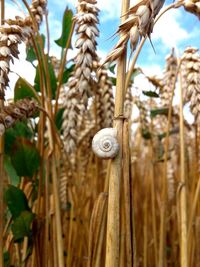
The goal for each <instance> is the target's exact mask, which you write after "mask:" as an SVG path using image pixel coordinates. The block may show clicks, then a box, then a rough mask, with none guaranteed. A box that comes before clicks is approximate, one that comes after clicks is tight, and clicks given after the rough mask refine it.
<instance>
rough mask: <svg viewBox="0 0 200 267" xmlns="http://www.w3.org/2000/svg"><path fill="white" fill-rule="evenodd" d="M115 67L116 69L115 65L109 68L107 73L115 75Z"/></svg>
mask: <svg viewBox="0 0 200 267" xmlns="http://www.w3.org/2000/svg"><path fill="white" fill-rule="evenodd" d="M115 67H116V64H114V65H112V66H110V67H109V71H110V72H112V73H113V74H115Z"/></svg>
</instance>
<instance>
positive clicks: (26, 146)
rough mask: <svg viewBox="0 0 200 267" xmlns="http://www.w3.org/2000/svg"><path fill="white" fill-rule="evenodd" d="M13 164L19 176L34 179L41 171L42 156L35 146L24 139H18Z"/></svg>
mask: <svg viewBox="0 0 200 267" xmlns="http://www.w3.org/2000/svg"><path fill="white" fill-rule="evenodd" d="M11 162H12V164H13V166H14V168H15V169H16V172H17V174H18V175H19V176H28V177H32V176H33V174H34V173H35V172H36V171H37V170H38V169H39V166H40V155H39V152H38V150H37V149H36V147H35V145H34V144H32V143H31V142H30V141H29V140H27V139H24V138H19V139H16V141H15V143H14V145H13V153H12V155H11Z"/></svg>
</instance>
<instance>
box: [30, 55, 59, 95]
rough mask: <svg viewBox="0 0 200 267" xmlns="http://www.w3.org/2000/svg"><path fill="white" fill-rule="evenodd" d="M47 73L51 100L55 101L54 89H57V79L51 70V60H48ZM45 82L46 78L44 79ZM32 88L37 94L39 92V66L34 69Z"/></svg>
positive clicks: (52, 69)
mask: <svg viewBox="0 0 200 267" xmlns="http://www.w3.org/2000/svg"><path fill="white" fill-rule="evenodd" d="M48 72H49V77H50V86H51V92H52V98H53V99H55V94H56V89H57V79H56V75H55V71H54V68H53V65H52V63H51V60H50V59H49V60H48ZM44 79H45V82H46V77H44ZM34 88H35V90H36V91H37V92H40V72H39V66H37V68H36V74H35V79H34Z"/></svg>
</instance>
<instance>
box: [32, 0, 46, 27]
mask: <svg viewBox="0 0 200 267" xmlns="http://www.w3.org/2000/svg"><path fill="white" fill-rule="evenodd" d="M46 7H47V0H33V1H32V4H31V6H30V10H31V12H32V14H33V16H34V18H35V20H36V23H37V25H38V28H39V26H40V24H41V22H42V19H43V15H44V14H45V13H46Z"/></svg>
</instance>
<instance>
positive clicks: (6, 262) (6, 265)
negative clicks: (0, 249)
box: [3, 251, 10, 267]
mask: <svg viewBox="0 0 200 267" xmlns="http://www.w3.org/2000/svg"><path fill="white" fill-rule="evenodd" d="M3 266H4V267H10V254H9V252H8V251H5V252H4V253H3Z"/></svg>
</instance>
